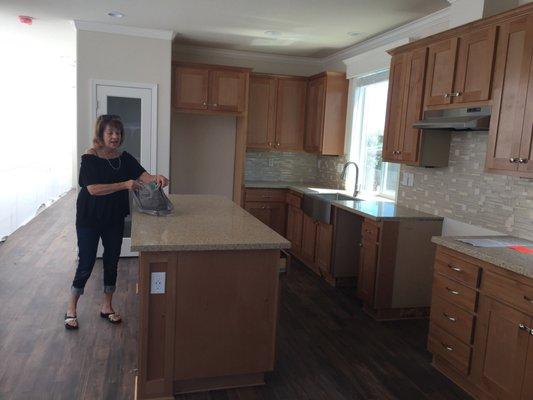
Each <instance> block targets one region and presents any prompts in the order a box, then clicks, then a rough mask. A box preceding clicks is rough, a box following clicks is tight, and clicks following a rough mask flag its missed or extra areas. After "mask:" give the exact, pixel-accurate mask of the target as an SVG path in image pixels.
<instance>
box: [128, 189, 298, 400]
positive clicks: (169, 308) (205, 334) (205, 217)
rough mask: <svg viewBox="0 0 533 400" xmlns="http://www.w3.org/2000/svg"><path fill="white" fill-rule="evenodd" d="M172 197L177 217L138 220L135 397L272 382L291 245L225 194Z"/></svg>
mask: <svg viewBox="0 0 533 400" xmlns="http://www.w3.org/2000/svg"><path fill="white" fill-rule="evenodd" d="M170 199H171V201H172V202H173V204H174V207H175V212H174V213H173V214H171V215H170V216H165V217H154V216H151V215H145V214H140V213H138V212H134V213H133V225H132V249H136V251H139V310H140V311H139V338H138V377H137V398H138V399H168V400H170V399H174V395H176V394H180V393H190V392H200V391H208V390H214V389H227V388H236V387H245V386H255V385H262V384H264V383H265V381H264V373H265V372H268V371H272V370H273V369H274V361H275V349H276V327H277V320H278V307H279V269H278V262H279V255H280V250H281V249H286V248H288V247H289V246H290V244H289V242H288V241H287V240H286V239H284V238H283V237H281V236H280V235H278V234H277V233H275V232H274V231H273V230H271V229H270V228H268V227H266V226H265V225H264V224H262V223H261V222H260V221H258V220H257V219H256V218H254V217H252V216H251V215H250V214H248V213H247V212H245V211H244V210H243V209H242V208H240V207H239V206H237V205H236V204H234V203H233V202H231V201H230V200H228V199H226V198H224V197H222V196H199V195H181V196H180V195H170ZM156 282H162V283H159V284H156Z"/></svg>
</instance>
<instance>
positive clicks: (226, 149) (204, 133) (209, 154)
mask: <svg viewBox="0 0 533 400" xmlns="http://www.w3.org/2000/svg"><path fill="white" fill-rule="evenodd" d="M235 125H236V119H235V117H231V116H207V115H196V114H180V113H176V112H175V113H174V115H173V116H172V128H173V129H172V131H173V134H172V146H171V154H172V156H171V171H172V173H171V182H170V192H171V193H175V194H218V195H222V196H226V197H227V198H229V199H232V198H233V170H234V168H233V166H234V159H235Z"/></svg>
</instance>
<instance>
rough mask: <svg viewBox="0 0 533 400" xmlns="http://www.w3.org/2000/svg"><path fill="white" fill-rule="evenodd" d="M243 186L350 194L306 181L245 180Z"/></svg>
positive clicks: (349, 194)
mask: <svg viewBox="0 0 533 400" xmlns="http://www.w3.org/2000/svg"><path fill="white" fill-rule="evenodd" d="M244 186H245V187H247V188H257V189H290V190H294V191H295V192H298V193H301V194H312V193H342V194H346V195H348V196H351V195H352V193H348V191H346V190H340V189H335V188H325V187H323V185H322V186H321V185H320V184H317V183H313V182H308V183H305V182H304V183H302V182H265V181H253V182H251V181H247V182H244Z"/></svg>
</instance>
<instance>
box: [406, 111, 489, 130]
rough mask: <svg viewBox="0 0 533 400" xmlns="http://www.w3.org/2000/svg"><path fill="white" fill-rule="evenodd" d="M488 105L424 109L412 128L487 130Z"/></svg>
mask: <svg viewBox="0 0 533 400" xmlns="http://www.w3.org/2000/svg"><path fill="white" fill-rule="evenodd" d="M490 111H491V110H490V106H485V107H468V108H467V107H463V108H448V109H445V110H426V111H424V118H423V119H422V120H421V121H418V122H415V123H414V124H413V128H418V129H424V130H440V131H443V130H444V131H488V130H489V124H490Z"/></svg>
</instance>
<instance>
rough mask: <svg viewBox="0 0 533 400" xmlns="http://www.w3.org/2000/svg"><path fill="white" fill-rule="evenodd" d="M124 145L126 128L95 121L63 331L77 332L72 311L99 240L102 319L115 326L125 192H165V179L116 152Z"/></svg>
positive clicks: (113, 119) (113, 121)
mask: <svg viewBox="0 0 533 400" xmlns="http://www.w3.org/2000/svg"><path fill="white" fill-rule="evenodd" d="M123 141H124V126H123V125H122V122H121V121H120V117H118V116H117V115H101V116H99V117H98V119H97V120H96V126H95V129H94V138H93V147H92V148H91V149H89V150H88V151H87V153H86V154H84V155H83V156H82V157H81V167H80V175H79V185H80V187H81V190H80V192H79V194H78V200H77V202H76V233H77V235H78V267H77V269H76V275H75V277H74V281H73V282H72V287H71V295H70V299H69V302H68V308H67V313H66V314H65V328H67V329H78V320H77V315H76V306H77V304H78V299H79V298H80V295H82V294H83V291H84V287H85V284H86V282H87V280H88V279H89V276H90V275H91V272H92V269H93V266H94V262H95V260H96V251H97V249H98V240H99V239H100V238H101V239H102V244H103V246H104V254H103V264H104V301H103V303H102V307H101V309H100V316H101V317H102V318H105V319H106V320H108V321H109V322H111V323H113V324H118V323H120V322H121V320H122V319H121V317H120V315H119V314H118V313H116V312H115V311H114V310H113V306H112V304H111V302H112V299H113V293H114V291H115V285H116V280H117V264H118V260H119V257H120V249H121V246H122V238H123V233H124V218H125V217H126V215H128V214H129V212H130V209H129V195H128V190H134V189H137V188H138V187H139V182H138V181H140V182H142V183H148V182H153V181H155V182H157V185H158V186H160V187H164V186H167V185H168V179H167V178H165V177H164V176H162V175H150V174H149V173H148V172H146V170H145V169H144V168H143V167H142V166H141V165H140V164H139V163H138V162H137V160H136V159H135V158H134V157H133V156H132V155H131V154H129V153H127V152H125V151H123V152H120V151H119V147H120V145H121V144H122V142H123Z"/></svg>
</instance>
